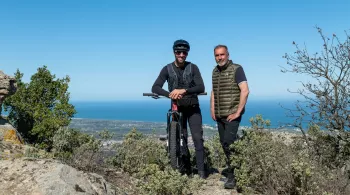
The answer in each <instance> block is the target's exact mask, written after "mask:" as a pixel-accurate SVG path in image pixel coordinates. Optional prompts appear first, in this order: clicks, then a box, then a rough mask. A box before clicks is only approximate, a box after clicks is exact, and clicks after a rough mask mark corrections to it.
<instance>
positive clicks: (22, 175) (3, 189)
mask: <svg viewBox="0 0 350 195" xmlns="http://www.w3.org/2000/svg"><path fill="white" fill-rule="evenodd" d="M0 173H1V174H0V183H1V185H0V194H23V195H25V194H32V195H34V194H35V195H59V194H62V195H68V194H82V195H84V194H89V195H90V194H91V195H95V194H96V195H100V194H104V195H112V194H113V195H115V194H125V193H123V192H122V191H121V190H119V189H118V188H116V187H114V186H112V185H111V184H110V183H108V182H107V181H106V180H105V179H104V178H103V177H102V176H100V175H97V174H94V173H84V172H82V171H78V170H76V169H74V168H73V167H71V166H68V165H64V164H61V163H60V162H58V161H55V160H49V159H31V158H27V159H26V158H18V159H13V160H0Z"/></svg>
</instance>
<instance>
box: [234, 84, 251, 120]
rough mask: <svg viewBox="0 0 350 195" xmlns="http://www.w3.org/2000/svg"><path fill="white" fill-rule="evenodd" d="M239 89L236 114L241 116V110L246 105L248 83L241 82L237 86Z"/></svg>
mask: <svg viewBox="0 0 350 195" xmlns="http://www.w3.org/2000/svg"><path fill="white" fill-rule="evenodd" d="M239 88H240V89H241V93H240V96H239V104H238V109H237V113H238V114H239V115H241V113H242V110H243V108H244V106H245V104H246V103H247V99H248V95H249V88H248V83H247V82H241V83H240V84H239Z"/></svg>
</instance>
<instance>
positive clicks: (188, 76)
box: [152, 39, 206, 178]
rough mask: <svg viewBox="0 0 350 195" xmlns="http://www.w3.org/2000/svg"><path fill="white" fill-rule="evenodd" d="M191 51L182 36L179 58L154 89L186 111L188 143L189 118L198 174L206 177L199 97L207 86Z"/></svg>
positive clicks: (176, 53) (175, 47)
mask: <svg viewBox="0 0 350 195" xmlns="http://www.w3.org/2000/svg"><path fill="white" fill-rule="evenodd" d="M189 51H190V45H189V43H188V42H187V41H185V40H182V39H180V40H176V41H175V42H174V45H173V52H174V56H175V61H174V62H172V63H170V64H167V65H165V66H164V67H163V68H162V70H161V71H160V73H159V76H158V78H157V79H156V81H155V82H154V84H153V86H152V92H153V93H156V94H159V95H163V96H167V97H170V98H171V99H174V100H178V110H179V111H181V112H182V113H183V121H182V123H183V127H184V129H183V130H184V135H185V141H186V143H185V145H186V146H187V121H188V123H189V126H190V129H191V134H192V139H193V142H194V146H195V150H196V160H197V168H198V174H199V175H200V177H202V178H205V177H206V174H205V171H204V147H203V128H202V114H201V109H200V107H199V100H198V96H197V94H199V93H203V92H204V90H205V87H204V83H203V79H202V76H201V73H200V71H199V68H198V67H197V65H195V64H193V63H191V62H188V61H186V58H187V55H188V52H189ZM165 81H167V82H168V91H166V90H164V89H163V88H162V87H163V85H164V83H165ZM188 159H189V156H188ZM187 168H188V169H190V162H187ZM188 172H189V170H188Z"/></svg>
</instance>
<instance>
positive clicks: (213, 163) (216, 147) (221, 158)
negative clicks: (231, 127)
mask: <svg viewBox="0 0 350 195" xmlns="http://www.w3.org/2000/svg"><path fill="white" fill-rule="evenodd" d="M204 147H205V151H206V155H205V156H206V157H207V159H208V160H207V162H208V166H210V167H215V168H223V167H225V166H226V155H225V153H224V150H223V149H222V146H221V143H220V137H219V134H218V133H217V134H215V135H214V136H213V137H212V138H210V139H208V140H206V141H205V142H204Z"/></svg>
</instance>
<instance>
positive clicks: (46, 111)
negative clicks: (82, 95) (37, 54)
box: [4, 66, 76, 150]
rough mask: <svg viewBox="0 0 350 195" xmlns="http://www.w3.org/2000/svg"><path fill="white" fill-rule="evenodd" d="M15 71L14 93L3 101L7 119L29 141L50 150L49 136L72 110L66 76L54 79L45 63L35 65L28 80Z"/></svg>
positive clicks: (50, 137)
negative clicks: (37, 66) (39, 65)
mask: <svg viewBox="0 0 350 195" xmlns="http://www.w3.org/2000/svg"><path fill="white" fill-rule="evenodd" d="M22 77H23V74H22V73H21V72H20V71H19V70H17V72H16V73H15V78H16V82H17V86H18V88H17V92H16V93H15V94H14V95H12V96H9V97H8V98H6V99H5V101H4V110H5V111H8V112H9V115H8V119H9V120H10V122H11V123H12V124H13V125H14V126H15V127H16V129H17V130H18V131H19V132H20V133H21V134H22V136H23V137H24V139H25V140H26V141H27V142H28V143H30V144H36V145H37V146H38V147H40V148H44V149H47V150H50V149H51V148H52V141H53V140H52V138H53V136H54V134H55V132H56V131H58V129H59V128H60V127H63V126H68V124H69V122H70V120H71V117H73V115H74V114H75V113H76V111H75V109H74V106H73V105H71V104H70V103H69V93H68V83H69V82H70V78H69V77H68V76H67V77H65V78H63V79H56V78H55V75H52V74H51V73H50V71H49V70H48V69H47V67H46V66H44V67H42V68H38V71H37V73H35V74H34V75H32V76H31V79H30V82H29V83H24V82H23V81H22Z"/></svg>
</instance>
